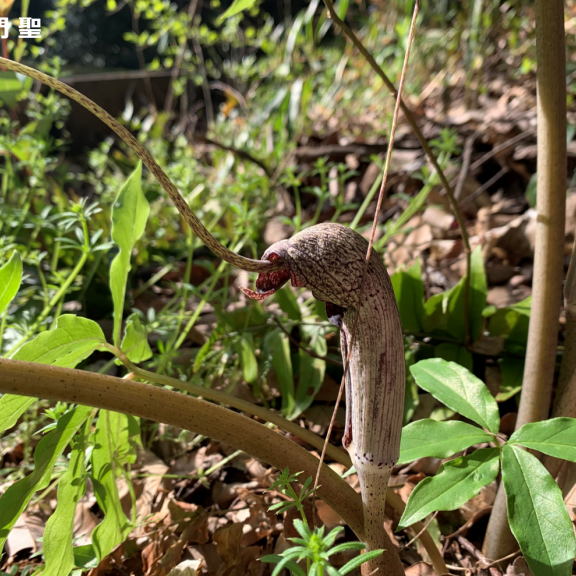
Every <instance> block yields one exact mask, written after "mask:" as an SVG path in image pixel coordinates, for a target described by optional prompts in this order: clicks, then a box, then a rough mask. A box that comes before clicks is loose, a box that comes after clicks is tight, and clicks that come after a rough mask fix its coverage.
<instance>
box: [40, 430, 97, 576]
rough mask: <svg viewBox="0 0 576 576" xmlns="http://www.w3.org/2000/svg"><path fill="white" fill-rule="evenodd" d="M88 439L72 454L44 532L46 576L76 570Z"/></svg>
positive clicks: (79, 444)
mask: <svg viewBox="0 0 576 576" xmlns="http://www.w3.org/2000/svg"><path fill="white" fill-rule="evenodd" d="M84 438H85V436H82V437H81V438H80V440H79V442H78V443H77V445H76V446H75V447H74V449H73V450H72V453H71V454H70V462H69V464H68V467H67V469H66V472H65V473H64V475H63V476H62V479H61V480H60V483H59V484H58V497H57V501H58V504H57V506H56V510H55V511H54V514H52V516H50V518H49V519H48V522H47V524H46V529H45V530H44V538H43V547H44V559H45V561H46V565H45V566H44V570H43V571H42V575H43V576H61V575H63V574H69V573H70V571H71V570H72V568H74V566H75V565H76V564H75V561H74V552H73V547H72V536H73V531H74V516H75V513H76V506H77V504H78V502H79V501H80V498H82V496H83V495H84V491H85V488H86V468H85V466H84V461H85V454H84V451H85V442H84Z"/></svg>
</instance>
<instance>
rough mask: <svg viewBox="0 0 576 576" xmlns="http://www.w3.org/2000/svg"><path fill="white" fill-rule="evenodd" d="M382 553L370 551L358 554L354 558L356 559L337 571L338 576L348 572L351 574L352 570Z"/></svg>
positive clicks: (381, 551)
mask: <svg viewBox="0 0 576 576" xmlns="http://www.w3.org/2000/svg"><path fill="white" fill-rule="evenodd" d="M383 552H384V550H371V551H370V552H365V553H364V554H360V555H359V556H356V558H352V560H349V561H348V562H346V564H344V566H342V568H340V570H338V574H348V572H352V570H355V569H356V568H358V567H359V566H361V565H362V564H364V563H365V562H369V561H370V560H374V559H375V558H378V556H381V555H382V553H383Z"/></svg>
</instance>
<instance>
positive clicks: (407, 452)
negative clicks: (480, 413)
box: [398, 419, 493, 464]
mask: <svg viewBox="0 0 576 576" xmlns="http://www.w3.org/2000/svg"><path fill="white" fill-rule="evenodd" d="M492 440H493V436H490V434H487V433H486V432H484V431H483V430H481V429H480V428H477V427H476V426H472V425H471V424H467V423H466V422H457V421H451V422H437V421H435V420H429V419H426V420H417V421H416V422H412V424H408V426H405V427H404V428H403V429H402V439H401V441H400V458H399V460H398V464H405V463H406V462H412V461H413V460H416V459H417V458H425V457H432V458H447V457H448V456H452V454H456V452H460V450H464V449H465V448H469V447H470V446H473V445H474V444H480V443H482V442H491V441H492Z"/></svg>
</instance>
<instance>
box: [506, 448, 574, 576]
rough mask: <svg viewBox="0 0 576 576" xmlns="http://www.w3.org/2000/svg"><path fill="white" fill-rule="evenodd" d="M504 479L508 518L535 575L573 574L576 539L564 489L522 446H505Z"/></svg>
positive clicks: (561, 575)
mask: <svg viewBox="0 0 576 576" xmlns="http://www.w3.org/2000/svg"><path fill="white" fill-rule="evenodd" d="M502 480H503V482H504V490H505V491H506V502H507V506H508V521H509V523H510V528H511V530H512V533H513V534H514V537H515V538H516V540H518V544H519V545H520V550H521V551H522V554H523V555H524V558H525V559H526V562H527V563H528V566H529V567H530V570H532V573H533V574H535V575H536V576H570V574H572V565H573V564H574V554H575V552H576V542H575V541H574V532H573V530H572V523H571V522H570V517H569V516H568V512H567V511H566V506H565V505H564V501H563V500H562V492H561V491H560V488H558V485H557V484H556V482H554V479H553V478H552V476H550V474H549V473H548V472H547V470H546V469H545V468H544V466H543V465H542V464H541V462H539V461H538V459H537V458H535V457H534V456H532V454H529V453H528V452H526V451H525V450H524V449H522V448H520V447H519V446H515V445H509V444H506V445H505V446H504V447H503V457H502Z"/></svg>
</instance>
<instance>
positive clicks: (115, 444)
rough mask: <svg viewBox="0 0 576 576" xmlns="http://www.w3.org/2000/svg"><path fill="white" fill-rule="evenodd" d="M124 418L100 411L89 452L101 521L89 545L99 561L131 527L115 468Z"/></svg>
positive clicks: (121, 443)
mask: <svg viewBox="0 0 576 576" xmlns="http://www.w3.org/2000/svg"><path fill="white" fill-rule="evenodd" d="M125 418H126V416H125V415H123V414H117V413H114V412H109V411H108V410H101V411H100V416H99V418H98V423H97V425H96V433H95V438H94V440H95V445H94V450H93V451H92V476H91V478H92V483H93V485H94V494H95V496H96V500H97V501H98V505H99V506H100V508H101V510H102V512H103V513H104V520H102V522H100V524H98V526H96V528H94V530H93V532H92V545H93V546H94V550H95V551H96V556H97V557H98V560H99V561H101V560H102V558H104V557H105V556H107V555H108V554H109V553H110V552H111V551H112V550H113V549H114V548H115V547H116V546H117V545H118V544H120V543H121V542H123V541H124V540H125V539H126V536H127V535H128V534H129V533H130V530H131V529H132V524H131V523H130V521H129V520H128V518H127V517H126V515H125V514H124V512H123V510H122V505H121V503H120V496H119V494H118V486H117V484H116V479H117V467H118V466H119V465H120V464H121V462H119V461H118V451H119V449H124V447H123V442H125V439H126V432H125V430H126V425H125V424H124V422H125V420H124V419H125Z"/></svg>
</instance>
